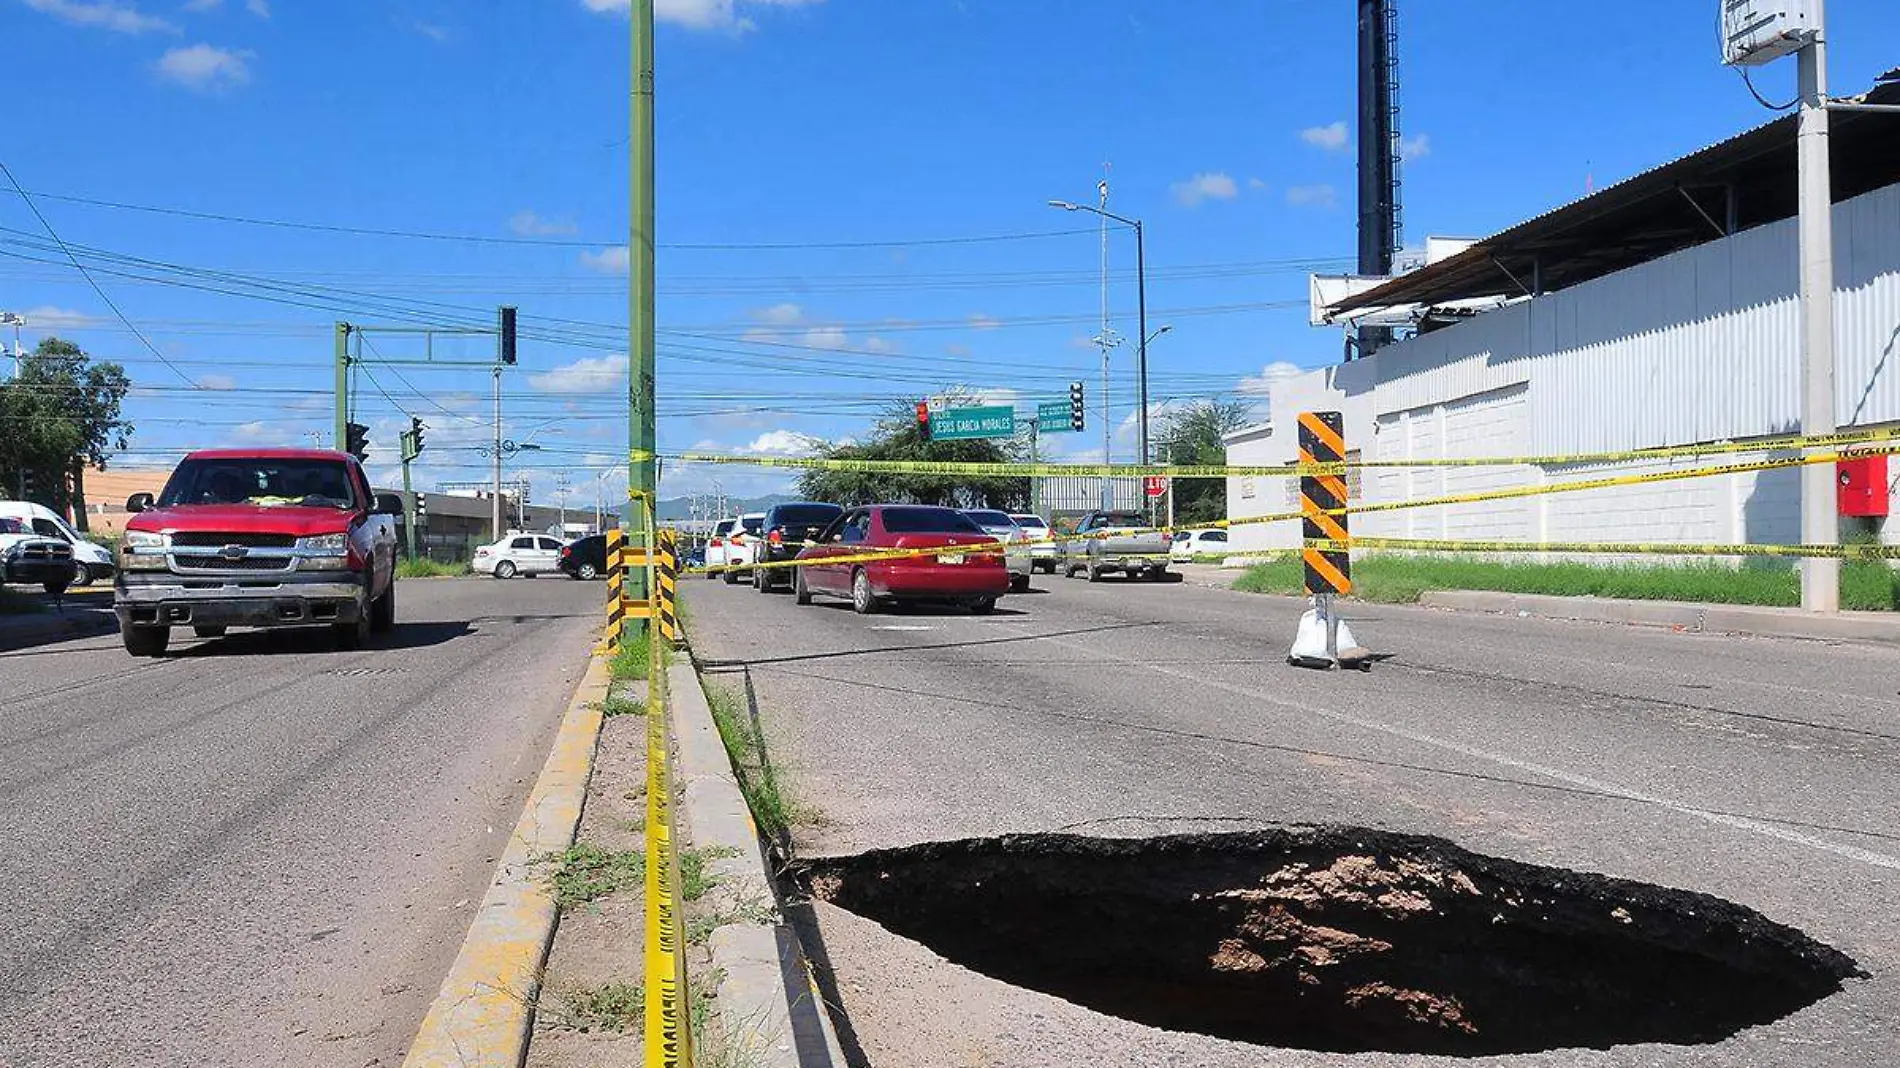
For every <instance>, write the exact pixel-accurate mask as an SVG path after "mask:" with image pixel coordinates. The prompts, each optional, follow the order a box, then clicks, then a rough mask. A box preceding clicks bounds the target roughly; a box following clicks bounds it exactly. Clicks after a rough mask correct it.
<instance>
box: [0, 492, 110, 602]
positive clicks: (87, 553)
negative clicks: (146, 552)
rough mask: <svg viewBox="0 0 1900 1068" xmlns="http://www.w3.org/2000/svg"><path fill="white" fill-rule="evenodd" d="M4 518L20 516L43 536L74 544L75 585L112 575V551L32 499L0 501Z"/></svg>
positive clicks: (19, 518)
mask: <svg viewBox="0 0 1900 1068" xmlns="http://www.w3.org/2000/svg"><path fill="white" fill-rule="evenodd" d="M0 517H5V518H7V519H17V520H19V521H20V522H21V523H22V524H24V525H25V526H26V527H27V528H28V529H30V530H32V531H33V533H35V534H38V535H39V536H40V537H42V538H57V539H59V540H60V541H63V542H65V543H67V544H68V545H71V546H72V547H73V585H75V586H83V585H85V584H86V583H88V582H103V581H105V580H106V579H109V578H111V577H112V570H113V560H112V553H111V551H110V550H108V549H107V548H106V547H105V546H103V545H96V544H94V543H92V542H89V541H87V540H86V539H85V538H84V537H82V536H81V535H80V533H79V532H78V531H76V530H74V529H73V528H72V526H71V525H70V524H68V523H67V522H66V520H65V518H64V517H62V516H61V515H60V514H59V513H58V512H55V511H53V510H52V509H51V508H48V507H46V506H45V505H40V504H34V503H33V502H32V501H0Z"/></svg>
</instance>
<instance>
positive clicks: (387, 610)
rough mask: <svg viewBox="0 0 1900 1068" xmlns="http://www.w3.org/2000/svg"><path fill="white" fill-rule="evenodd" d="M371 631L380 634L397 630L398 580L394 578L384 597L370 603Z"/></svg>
mask: <svg viewBox="0 0 1900 1068" xmlns="http://www.w3.org/2000/svg"><path fill="white" fill-rule="evenodd" d="M369 629H371V630H373V631H376V632H378V633H383V632H386V631H391V630H394V629H396V580H395V579H393V578H392V579H390V580H389V588H388V589H386V590H384V591H383V595H382V596H381V597H378V598H376V599H375V600H374V601H371V602H370V603H369Z"/></svg>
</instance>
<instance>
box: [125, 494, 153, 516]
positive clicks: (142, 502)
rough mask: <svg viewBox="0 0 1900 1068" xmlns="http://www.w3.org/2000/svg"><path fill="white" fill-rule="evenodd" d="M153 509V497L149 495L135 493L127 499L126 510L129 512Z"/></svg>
mask: <svg viewBox="0 0 1900 1068" xmlns="http://www.w3.org/2000/svg"><path fill="white" fill-rule="evenodd" d="M151 507H152V495H151V494H149V493H134V494H133V495H132V496H130V497H127V498H126V499H125V510H126V511H128V512H144V511H148V510H150V508H151Z"/></svg>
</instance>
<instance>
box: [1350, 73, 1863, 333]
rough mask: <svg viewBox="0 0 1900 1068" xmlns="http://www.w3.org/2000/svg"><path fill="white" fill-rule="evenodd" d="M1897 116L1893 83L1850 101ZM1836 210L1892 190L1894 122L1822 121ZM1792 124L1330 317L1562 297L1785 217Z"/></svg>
mask: <svg viewBox="0 0 1900 1068" xmlns="http://www.w3.org/2000/svg"><path fill="white" fill-rule="evenodd" d="M1858 99H1860V100H1862V101H1865V102H1867V103H1876V104H1900V83H1896V82H1883V84H1881V85H1878V86H1876V87H1875V88H1874V89H1873V90H1871V91H1870V92H1868V93H1866V94H1865V95H1864V96H1862V97H1860V98H1858ZM1829 121H1830V133H1829V141H1830V144H1831V147H1832V153H1833V155H1832V160H1833V185H1834V199H1835V200H1836V201H1837V202H1838V201H1841V200H1846V199H1849V198H1851V197H1855V196H1859V195H1860V194H1862V193H1866V192H1869V191H1871V190H1874V189H1878V188H1880V187H1881V186H1885V185H1891V184H1893V183H1895V182H1897V181H1900V116H1894V115H1883V114H1878V113H1867V112H1836V113H1834V114H1833V115H1832V116H1830V119H1829ZM1796 122H1797V119H1796V117H1795V116H1794V115H1785V116H1782V117H1781V118H1778V119H1775V120H1774V121H1773V122H1769V123H1766V124H1764V125H1761V126H1757V127H1755V128H1754V129H1752V130H1749V131H1747V132H1745V133H1741V134H1738V135H1736V136H1735V137H1731V138H1729V139H1728V140H1726V141H1722V142H1720V143H1718V144H1715V145H1711V146H1709V147H1707V148H1704V149H1701V150H1699V151H1696V152H1692V153H1690V154H1688V155H1686V156H1683V157H1681V158H1679V159H1676V160H1674V161H1671V162H1669V163H1665V164H1663V165H1662V166H1660V167H1657V168H1655V169H1653V170H1650V171H1646V172H1644V173H1642V174H1639V175H1636V176H1634V177H1632V178H1627V179H1625V180H1623V181H1621V182H1618V183H1616V184H1615V185H1612V186H1608V187H1606V188H1604V189H1602V190H1600V191H1598V192H1596V193H1593V194H1591V195H1589V196H1585V197H1581V198H1579V199H1577V200H1573V201H1571V202H1570V203H1568V204H1564V205H1562V206H1560V207H1556V208H1553V209H1551V210H1550V211H1547V212H1545V213H1543V214H1542V215H1538V216H1536V217H1535V218H1532V219H1529V220H1526V221H1524V222H1521V223H1519V224H1517V225H1516V226H1513V227H1511V228H1510V229H1508V230H1504V231H1501V232H1500V233H1497V234H1494V235H1492V236H1491V237H1487V238H1484V239H1482V240H1480V241H1479V242H1478V243H1477V244H1475V245H1473V246H1472V247H1471V248H1469V249H1467V250H1466V251H1464V252H1461V253H1459V254H1458V255H1456V256H1451V257H1449V258H1447V259H1444V260H1441V261H1439V262H1438V263H1435V264H1432V265H1431V266H1429V267H1424V268H1421V269H1419V270H1416V271H1413V272H1411V273H1410V274H1405V275H1401V276H1399V277H1397V278H1395V279H1393V280H1392V281H1390V282H1387V283H1386V284H1385V285H1382V286H1379V287H1377V288H1375V289H1371V290H1367V291H1366V292H1364V293H1361V294H1359V295H1357V296H1355V297H1352V298H1349V299H1347V300H1345V301H1342V302H1340V304H1339V305H1338V307H1337V309H1335V310H1337V311H1341V312H1345V311H1352V310H1355V309H1362V308H1381V307H1395V306H1399V305H1408V304H1419V305H1425V306H1433V305H1440V304H1445V303H1447V302H1450V301H1456V300H1470V299H1474V298H1480V297H1488V296H1498V295H1506V296H1516V295H1521V294H1523V293H1527V292H1530V291H1532V289H1533V288H1538V287H1541V289H1542V290H1543V291H1545V292H1548V291H1551V290H1556V289H1563V288H1565V287H1567V286H1572V285H1576V284H1577V283H1579V282H1585V281H1588V280H1590V279H1592V278H1599V277H1602V276H1603V275H1606V274H1612V273H1614V272H1616V271H1619V270H1622V269H1624V268H1626V267H1631V266H1634V265H1636V264H1638V263H1645V262H1648V261H1650V260H1653V259H1656V258H1658V257H1660V256H1664V255H1667V254H1669V253H1671V252H1675V251H1678V250H1680V249H1684V248H1689V247H1692V246H1695V245H1700V244H1703V243H1705V242H1708V241H1713V240H1715V239H1717V238H1719V237H1722V236H1725V233H1735V232H1739V231H1742V230H1747V229H1751V228H1753V227H1756V226H1761V225H1763V224H1765V223H1770V222H1774V221H1776V220H1779V219H1785V218H1789V217H1791V216H1793V215H1794V214H1795V209H1796V171H1795V125H1796Z"/></svg>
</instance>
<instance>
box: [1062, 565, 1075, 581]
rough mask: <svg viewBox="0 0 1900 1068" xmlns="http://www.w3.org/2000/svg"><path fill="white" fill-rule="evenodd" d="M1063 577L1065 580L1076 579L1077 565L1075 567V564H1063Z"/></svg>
mask: <svg viewBox="0 0 1900 1068" xmlns="http://www.w3.org/2000/svg"><path fill="white" fill-rule="evenodd" d="M1062 577H1063V578H1065V579H1072V578H1074V577H1075V565H1074V564H1063V565H1062Z"/></svg>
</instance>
